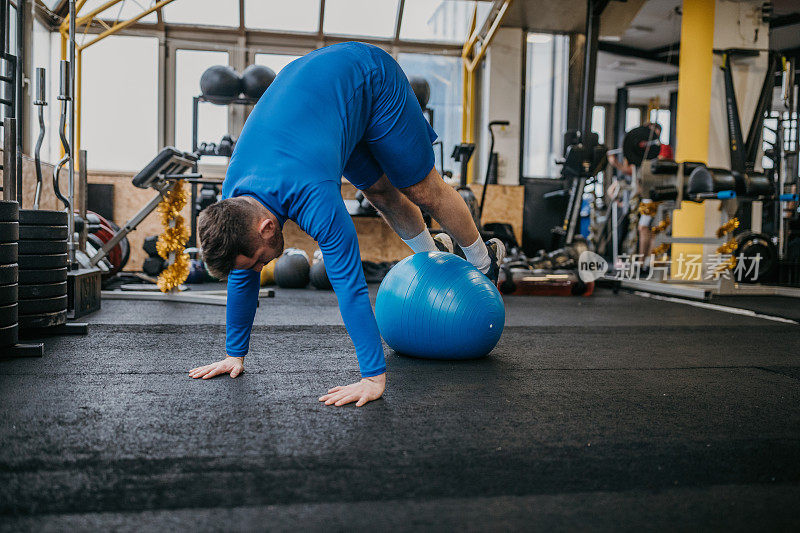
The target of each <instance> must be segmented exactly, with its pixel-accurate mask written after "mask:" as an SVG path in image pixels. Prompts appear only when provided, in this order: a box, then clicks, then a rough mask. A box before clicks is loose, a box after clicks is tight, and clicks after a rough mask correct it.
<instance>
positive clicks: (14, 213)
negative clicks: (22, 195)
mask: <svg viewBox="0 0 800 533" xmlns="http://www.w3.org/2000/svg"><path fill="white" fill-rule="evenodd" d="M17 221H19V204H18V203H17V202H7V201H5V200H0V222H17Z"/></svg>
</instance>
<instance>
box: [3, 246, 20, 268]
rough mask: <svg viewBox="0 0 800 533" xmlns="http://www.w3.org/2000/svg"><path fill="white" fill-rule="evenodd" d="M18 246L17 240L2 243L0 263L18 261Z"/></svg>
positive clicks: (5, 263)
mask: <svg viewBox="0 0 800 533" xmlns="http://www.w3.org/2000/svg"><path fill="white" fill-rule="evenodd" d="M18 246H19V245H18V244H17V243H15V242H7V243H4V244H0V265H7V264H9V263H16V262H17V257H18V253H17V250H18Z"/></svg>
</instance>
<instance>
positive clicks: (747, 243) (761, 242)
mask: <svg viewBox="0 0 800 533" xmlns="http://www.w3.org/2000/svg"><path fill="white" fill-rule="evenodd" d="M735 238H736V242H737V244H738V246H737V247H736V250H735V251H734V252H733V254H734V256H735V257H736V258H737V259H738V258H739V257H740V256H742V257H743V259H744V261H745V263H744V265H741V268H742V272H743V275H742V277H741V281H742V282H744V283H763V282H765V281H769V280H771V279H772V277H773V275H774V274H775V272H776V270H777V266H778V250H777V248H776V247H775V245H774V244H773V243H772V240H771V239H770V238H769V236H767V235H765V234H763V233H756V232H752V231H745V232H743V233H740V234H739V235H736V237H735ZM757 256H758V260H756V257H757ZM755 264H757V265H758V270H757V271H755V272H751V273H749V274H746V273H747V272H748V269H749V268H751V267H753V266H754V265H755ZM737 266H738V265H737ZM745 274H746V275H745Z"/></svg>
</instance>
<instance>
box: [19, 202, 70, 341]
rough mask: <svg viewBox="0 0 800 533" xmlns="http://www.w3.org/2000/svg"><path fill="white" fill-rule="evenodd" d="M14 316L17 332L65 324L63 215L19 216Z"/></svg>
mask: <svg viewBox="0 0 800 533" xmlns="http://www.w3.org/2000/svg"><path fill="white" fill-rule="evenodd" d="M19 220H20V225H19V234H20V235H19V253H18V257H17V261H18V264H19V288H18V298H19V299H18V312H19V327H20V328H21V329H38V328H47V327H52V326H57V325H60V324H64V323H65V322H66V320H67V270H68V269H67V267H68V256H67V237H68V232H69V230H68V228H67V212H66V211H44V210H33V209H22V210H20V212H19Z"/></svg>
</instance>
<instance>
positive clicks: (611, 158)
mask: <svg viewBox="0 0 800 533" xmlns="http://www.w3.org/2000/svg"><path fill="white" fill-rule="evenodd" d="M642 126H649V127H650V129H651V130H652V132H653V138H654V139H658V138H659V137H661V125H660V124H657V123H655V122H646V123H644V124H642ZM658 159H672V149H671V148H670V146H669V145H668V144H662V145H661V147H660V148H659V153H658ZM608 162H609V163H610V164H611V166H613V167H614V168H616V169H617V170H619V171H620V173H621V174H623V175H624V176H626V177H628V178H630V177H631V176H632V175H633V165H632V164H631V163H630V162H629V161H628V160H627V159H626V158H624V157H623V158H622V159H620V158H619V156H618V155H617V154H616V153H614V154H609V155H608ZM619 189H620V185H619V182H618V181H617V180H615V181H614V182H613V183H612V184H611V186H609V198H612V199H614V201H616V197H617V195H618V193H619ZM641 201H642V203H645V204H646V203H650V200H649V199H648V198H643V199H642V200H641ZM652 225H653V215H639V224H638V231H639V254H640V255H641V256H642V257H643V258H644V262H648V261H649V256H650V252H651V251H652V249H653V232H652V231H651V230H650V228H651V227H652Z"/></svg>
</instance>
